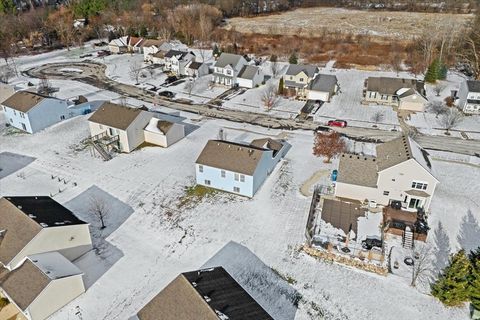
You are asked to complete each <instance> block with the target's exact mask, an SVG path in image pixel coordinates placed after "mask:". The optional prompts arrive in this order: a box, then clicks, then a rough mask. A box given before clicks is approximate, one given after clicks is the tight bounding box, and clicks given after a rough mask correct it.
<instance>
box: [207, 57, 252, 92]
mask: <svg viewBox="0 0 480 320" xmlns="http://www.w3.org/2000/svg"><path fill="white" fill-rule="evenodd" d="M247 64H248V63H247V60H245V58H244V57H242V56H240V55H238V54H232V53H225V52H223V53H222V54H221V55H220V57H219V58H218V60H217V61H216V62H215V64H214V66H213V82H214V83H218V84H222V85H226V86H230V87H233V86H235V85H237V84H238V81H237V76H238V74H239V72H240V70H242V68H243V67H244V66H245V65H247Z"/></svg>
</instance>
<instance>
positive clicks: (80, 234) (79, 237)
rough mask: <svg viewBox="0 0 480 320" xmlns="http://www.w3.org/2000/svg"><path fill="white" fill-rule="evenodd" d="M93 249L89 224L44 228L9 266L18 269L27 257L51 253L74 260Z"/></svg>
mask: <svg viewBox="0 0 480 320" xmlns="http://www.w3.org/2000/svg"><path fill="white" fill-rule="evenodd" d="M91 249H92V240H91V238H90V231H89V228H88V224H81V225H71V226H62V227H49V228H43V229H42V230H41V231H40V232H39V233H38V234H37V235H36V236H35V237H34V238H33V239H32V240H31V241H30V242H29V243H28V244H27V245H26V246H25V247H24V248H23V249H22V250H21V251H20V252H19V253H18V254H17V255H16V256H15V257H14V258H13V259H12V261H10V263H9V264H8V266H7V267H8V268H9V269H10V270H12V269H15V268H17V267H18V266H19V265H20V264H21V262H22V261H23V259H25V257H27V256H29V255H32V254H36V253H44V252H49V251H58V252H60V253H61V254H63V255H64V256H65V257H66V258H67V259H69V260H74V259H76V258H78V257H80V256H81V255H83V254H84V253H86V252H87V251H89V250H91Z"/></svg>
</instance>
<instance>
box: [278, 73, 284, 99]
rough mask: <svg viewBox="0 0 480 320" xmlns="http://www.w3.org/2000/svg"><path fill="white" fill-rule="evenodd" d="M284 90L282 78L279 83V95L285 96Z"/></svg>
mask: <svg viewBox="0 0 480 320" xmlns="http://www.w3.org/2000/svg"><path fill="white" fill-rule="evenodd" d="M283 89H284V84H283V77H281V78H280V81H279V82H278V94H279V95H283Z"/></svg>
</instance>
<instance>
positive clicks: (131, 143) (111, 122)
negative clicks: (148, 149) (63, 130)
mask: <svg viewBox="0 0 480 320" xmlns="http://www.w3.org/2000/svg"><path fill="white" fill-rule="evenodd" d="M151 118H152V114H151V113H150V112H148V111H144V110H141V109H138V108H131V107H126V106H121V105H118V104H114V103H110V102H105V103H104V104H102V105H101V106H100V107H99V108H98V109H97V111H95V112H94V113H93V114H92V116H90V118H89V119H88V125H89V127H90V135H91V137H92V140H94V141H100V142H104V144H105V146H106V147H107V148H110V147H114V148H117V149H118V150H119V151H121V152H127V153H128V152H132V151H133V150H135V149H136V148H137V147H138V146H139V145H141V144H142V143H143V142H145V138H144V133H143V128H145V126H146V125H147V124H148V122H149V121H150V119H151Z"/></svg>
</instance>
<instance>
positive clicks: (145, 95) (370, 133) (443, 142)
mask: <svg viewBox="0 0 480 320" xmlns="http://www.w3.org/2000/svg"><path fill="white" fill-rule="evenodd" d="M64 68H76V69H81V70H83V72H82V73H66V72H62V71H61V69H64ZM105 69H106V66H105V65H103V64H100V63H96V62H93V61H84V62H65V63H49V64H44V65H42V66H38V67H34V68H31V69H29V70H27V71H26V72H25V74H26V75H27V76H30V77H35V78H43V77H48V78H50V79H65V80H75V81H80V82H84V83H87V84H90V85H93V86H95V87H97V88H101V89H105V90H110V91H113V92H116V93H118V94H121V95H124V96H126V97H130V98H136V99H139V100H142V101H146V102H150V103H158V104H161V105H162V106H165V107H168V108H171V109H175V110H180V111H185V112H191V113H196V114H199V115H203V116H207V117H212V118H218V119H225V120H229V121H234V122H242V123H249V124H253V125H259V126H262V127H267V128H273V129H285V130H288V129H290V130H298V129H300V130H313V129H315V128H316V127H318V124H316V123H313V122H310V121H295V120H293V119H282V118H278V117H275V116H271V115H268V114H267V115H265V114H259V113H254V112H247V111H241V110H231V109H230V110H227V109H223V108H221V107H217V106H213V105H207V104H190V103H181V102H178V101H170V100H164V99H162V100H160V97H158V96H157V95H155V93H153V92H150V91H147V90H144V89H141V88H137V87H135V86H132V85H128V84H123V83H120V82H117V81H114V80H112V79H110V78H108V77H107V76H106V75H105ZM334 129H335V130H337V131H338V132H341V133H343V134H345V135H346V136H348V137H350V138H353V139H363V140H369V139H371V140H377V141H388V140H392V139H393V138H395V137H397V136H399V135H400V132H395V131H393V132H392V131H386V130H380V129H370V128H362V127H351V126H350V127H347V128H334ZM415 139H416V140H417V141H418V143H420V145H421V146H422V147H424V148H426V149H433V150H439V151H449V152H455V153H461V154H467V155H480V141H479V140H463V139H460V138H455V137H447V136H430V135H425V134H416V135H415Z"/></svg>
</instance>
